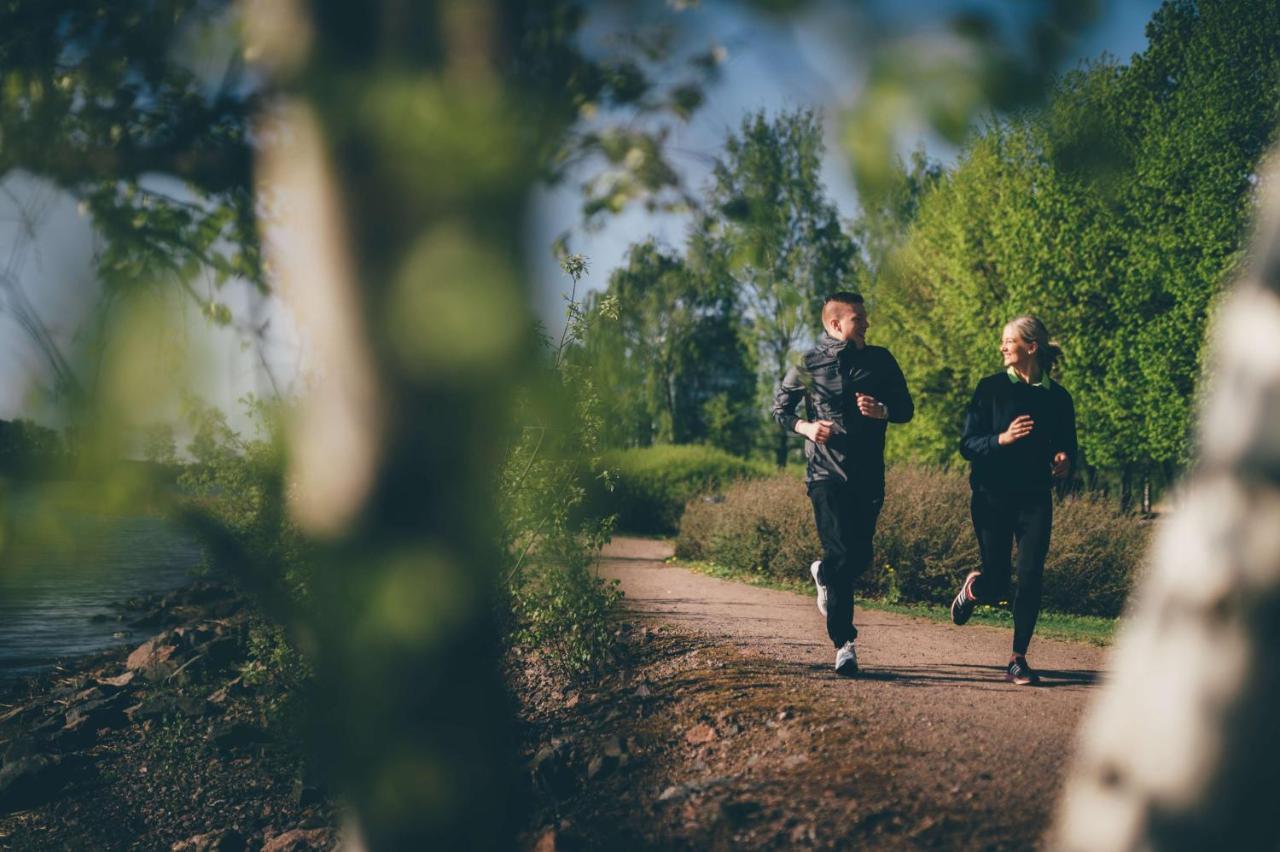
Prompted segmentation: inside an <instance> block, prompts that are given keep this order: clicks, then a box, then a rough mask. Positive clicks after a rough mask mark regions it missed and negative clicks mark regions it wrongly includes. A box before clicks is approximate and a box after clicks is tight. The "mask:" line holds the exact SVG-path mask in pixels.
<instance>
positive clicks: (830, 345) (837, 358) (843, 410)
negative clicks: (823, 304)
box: [773, 332, 915, 494]
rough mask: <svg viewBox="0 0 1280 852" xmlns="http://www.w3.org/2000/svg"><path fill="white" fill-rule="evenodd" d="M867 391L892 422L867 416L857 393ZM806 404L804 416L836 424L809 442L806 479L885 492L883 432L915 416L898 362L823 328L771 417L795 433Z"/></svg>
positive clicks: (782, 386) (780, 392)
mask: <svg viewBox="0 0 1280 852" xmlns="http://www.w3.org/2000/svg"><path fill="white" fill-rule="evenodd" d="M859 393H865V394H869V395H871V396H873V397H875V398H876V399H878V400H879V401H880V402H882V403H884V404H885V406H886V407H887V408H888V410H889V419H888V421H885V420H880V419H877V418H873V417H864V416H863V415H862V413H861V412H860V411H858V402H857V396H856V394H859ZM802 400H803V401H804V403H805V417H804V419H806V420H830V421H832V422H833V423H834V424H835V425H834V426H833V427H832V429H831V437H829V438H828V439H827V442H826V443H825V444H815V443H814V442H813V441H809V440H806V441H805V443H804V454H805V458H806V459H807V460H808V465H807V469H806V471H805V482H817V481H819V480H826V479H839V480H844V481H846V482H849V483H850V484H852V485H854V486H857V487H858V489H859V490H860V491H863V492H864V493H868V494H875V493H878V494H883V493H884V434H885V430H886V428H887V426H888V423H890V422H892V423H906V422H907V421H909V420H910V419H911V416H912V415H913V414H915V404H914V403H913V402H912V401H911V394H910V393H909V392H908V391H907V381H906V379H905V378H903V376H902V369H901V368H900V367H899V366H898V362H897V361H895V360H894V358H893V356H892V355H890V354H889V350H888V349H885V348H883V347H880V346H864V347H863V348H862V349H858V348H857V346H855V345H854V344H852V343H845V342H844V341H842V340H837V339H835V338H834V337H832V336H831V335H829V334H827V333H826V332H823V334H822V337H820V338H819V339H818V344H817V345H816V346H815V347H814V348H812V349H810V350H809V351H808V352H806V353H804V355H803V356H801V359H800V363H799V364H797V365H795V366H793V367H791V368H790V369H789V370H787V374H786V376H784V377H783V379H782V381H781V382H780V383H779V384H778V388H777V391H776V392H775V393H774V395H773V419H774V420H776V421H777V422H778V425H780V426H782V428H784V429H786V430H787V431H788V432H794V431H795V427H796V422H797V421H798V420H800V417H799V416H797V414H796V406H797V405H798V404H799V403H800V402H801V401H802Z"/></svg>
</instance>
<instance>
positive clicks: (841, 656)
mask: <svg viewBox="0 0 1280 852" xmlns="http://www.w3.org/2000/svg"><path fill="white" fill-rule="evenodd" d="M857 673H858V652H857V651H855V650H854V649H853V640H852V639H850V640H849V641H848V642H845V643H844V644H843V645H841V646H840V650H839V651H836V674H838V675H844V676H845V677H853V676H854V675H856V674H857Z"/></svg>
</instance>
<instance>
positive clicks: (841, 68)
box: [526, 0, 1160, 329]
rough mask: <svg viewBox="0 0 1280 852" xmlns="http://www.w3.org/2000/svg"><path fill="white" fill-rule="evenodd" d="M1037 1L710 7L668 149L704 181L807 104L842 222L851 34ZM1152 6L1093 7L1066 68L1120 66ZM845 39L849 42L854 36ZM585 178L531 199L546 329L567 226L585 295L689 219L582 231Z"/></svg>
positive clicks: (1143, 2)
mask: <svg viewBox="0 0 1280 852" xmlns="http://www.w3.org/2000/svg"><path fill="white" fill-rule="evenodd" d="M1033 5H1035V4H1033V3H1031V2H1028V0H1009V1H1007V2H995V0H991V1H990V2H954V0H911V2H909V3H904V2H897V3H892V2H871V3H866V4H862V5H861V6H860V7H859V11H858V12H852V11H849V10H850V9H851V8H852V6H853V4H841V3H835V2H827V3H817V4H815V5H814V7H813V8H811V10H810V11H809V12H808V13H806V14H805V15H802V16H799V17H797V18H796V19H794V20H789V21H785V22H779V21H778V20H776V19H774V18H769V17H766V16H761V15H759V14H756V13H753V12H750V11H747V10H744V9H743V8H742V4H739V3H733V2H727V0H706V2H703V3H701V4H699V5H698V6H697V7H695V8H693V9H690V10H688V11H685V12H683V13H682V22H683V23H684V24H685V25H686V26H687V27H688V29H689V35H688V40H689V41H690V42H692V43H693V44H694V46H695V47H699V46H703V45H705V44H706V43H708V42H712V41H714V42H717V43H719V44H721V45H723V46H724V47H725V48H726V49H727V53H728V59H727V61H726V62H725V65H724V67H723V75H722V78H721V81H720V82H719V83H717V84H715V85H713V86H712V87H711V88H710V89H709V90H708V92H707V95H708V97H707V103H706V104H705V106H703V107H702V109H701V110H700V111H698V112H697V113H696V114H695V115H694V117H693V119H692V120H691V121H690V122H688V123H687V124H684V125H681V126H679V127H678V128H677V130H676V133H675V134H674V136H673V137H672V142H671V144H672V147H673V148H675V149H677V150H678V151H681V152H686V153H678V154H677V155H676V156H674V157H673V160H674V162H675V164H676V165H677V166H678V167H679V168H680V169H681V170H682V172H683V173H684V174H685V176H686V180H687V181H688V183H689V185H690V186H692V187H695V188H697V187H699V186H700V185H701V184H702V183H703V182H704V181H705V179H706V177H707V174H708V167H707V165H706V162H705V158H706V156H707V155H714V154H715V153H716V152H717V150H718V149H719V147H720V145H721V144H722V143H723V140H724V138H725V136H726V135H727V134H728V132H729V131H731V130H733V129H736V127H737V125H738V123H739V122H740V121H741V118H742V116H743V115H744V114H746V113H748V112H753V111H756V110H760V109H763V110H766V111H768V112H770V113H774V112H778V111H781V110H784V109H795V108H798V107H806V106H813V107H819V108H821V109H822V110H823V112H824V115H825V117H826V125H827V132H826V141H827V156H826V160H825V162H824V165H823V178H824V180H825V182H826V185H827V189H828V192H829V195H830V197H831V199H832V200H833V201H834V202H835V204H836V206H837V207H838V208H839V210H840V212H841V215H843V216H845V217H853V216H854V215H855V214H856V213H857V210H858V197H857V192H856V191H855V190H854V187H853V182H852V180H851V178H850V171H849V161H848V159H847V157H846V155H845V152H844V151H843V150H841V148H840V145H839V138H838V132H839V131H838V126H839V120H840V116H841V113H842V111H844V110H846V109H848V108H849V107H850V106H851V105H852V104H853V103H854V101H855V99H856V98H857V96H858V94H859V92H860V90H861V87H862V79H863V74H864V69H863V67H862V65H861V63H860V61H859V60H860V57H861V56H865V55H866V50H865V49H863V48H865V45H863V46H860V45H858V44H857V42H856V37H857V35H856V34H857V32H858V31H860V30H866V29H867V27H866V26H865V24H866V23H867V20H866V19H867V17H868V16H872V17H874V18H875V23H876V25H877V26H876V31H877V32H879V33H882V34H883V33H884V31H885V29H886V28H887V29H888V31H889V32H894V31H907V30H910V31H920V30H926V31H927V30H929V29H932V28H936V27H939V26H941V25H942V22H944V21H945V20H946V19H947V18H948V16H949V15H951V14H954V13H955V12H956V11H959V10H963V9H970V8H980V9H983V10H986V11H988V12H991V13H993V16H994V17H995V18H996V19H997V20H999V21H1001V22H1003V23H1004V24H1005V25H1007V26H1014V25H1016V23H1017V21H1018V20H1019V16H1020V15H1021V14H1022V13H1024V12H1025V10H1026V9H1027V8H1029V7H1031V6H1033ZM1159 6H1160V3H1159V2H1155V0H1112V2H1103V3H1101V4H1100V6H1099V14H1098V17H1097V19H1096V23H1095V25H1094V26H1093V27H1092V28H1091V29H1090V30H1089V31H1088V32H1087V33H1085V34H1084V35H1083V36H1082V38H1081V39H1080V41H1079V42H1078V43H1077V44H1076V46H1075V47H1076V49H1075V50H1074V51H1073V54H1072V57H1071V58H1070V59H1069V60H1068V61H1067V62H1066V63H1065V66H1064V67H1065V68H1071V67H1074V66H1076V65H1077V64H1079V63H1080V62H1081V61H1085V60H1090V59H1096V58H1098V57H1099V56H1101V55H1102V54H1103V53H1108V54H1110V55H1112V56H1113V57H1115V58H1117V59H1119V60H1121V61H1122V62H1127V61H1128V59H1129V57H1130V56H1131V55H1132V54H1134V53H1137V52H1140V51H1142V50H1143V49H1144V48H1145V47H1146V36H1145V29H1146V23H1147V21H1148V20H1149V19H1150V17H1151V15H1152V13H1153V12H1154V11H1155V10H1156V9H1157V8H1159ZM597 27H598V29H596V30H594V31H593V29H590V28H589V29H588V31H587V34H586V38H587V47H588V48H590V47H591V46H592V39H593V38H597V39H598V38H601V37H603V35H604V33H606V32H608V30H609V28H608V26H607V25H606V24H598V25H597ZM851 33H852V36H851V35H850V34H851ZM902 142H903V144H902V147H903V150H904V153H905V152H906V151H910V150H911V149H913V148H915V147H917V146H918V145H920V144H923V145H924V146H925V148H926V150H927V152H928V154H929V155H930V156H931V157H932V158H934V159H937V160H941V161H942V162H944V163H950V162H951V161H953V160H954V157H955V154H956V152H955V150H954V149H953V148H951V147H950V146H948V145H947V144H946V143H944V142H942V141H941V140H939V139H937V138H935V137H932V136H929V135H926V134H922V133H920V132H916V133H912V132H910V131H909V130H908V131H907V132H906V133H905V134H904V136H903V140H902ZM584 175H585V172H583V173H582V174H580V175H578V176H575V177H571V178H570V179H568V180H566V181H565V182H564V183H563V184H561V185H559V186H556V187H552V188H546V189H543V190H541V191H539V192H538V193H537V194H536V196H535V198H534V202H533V204H534V215H533V216H532V217H531V219H532V223H533V224H532V225H531V227H530V231H529V240H528V243H527V246H526V248H527V250H528V256H529V258H530V262H531V263H532V264H533V280H534V286H535V292H536V304H537V307H538V311H539V315H540V316H541V318H542V320H543V322H544V323H545V324H546V325H547V326H548V327H550V328H553V329H554V328H558V327H559V326H560V325H561V324H562V323H563V318H564V299H563V295H562V294H563V293H565V292H567V290H566V286H565V285H566V283H567V281H566V279H565V277H564V275H563V273H562V272H561V271H560V269H559V267H558V265H557V264H556V262H555V260H554V258H553V257H552V256H551V252H550V246H551V243H552V241H553V240H554V239H555V238H556V236H558V235H559V234H560V233H561V232H563V231H565V230H571V231H572V239H571V247H572V249H573V250H574V251H576V252H580V253H582V254H584V255H586V256H587V257H588V258H589V259H590V262H591V274H590V276H589V277H588V278H587V279H586V284H587V285H588V287H589V288H593V289H594V288H602V287H604V286H605V284H606V283H607V280H608V275H609V271H610V270H612V269H614V268H615V267H617V266H619V265H621V264H622V263H623V261H624V257H625V253H626V250H627V248H628V247H629V246H630V245H632V244H633V243H636V242H641V241H643V240H645V239H647V238H649V237H650V236H653V237H656V238H657V239H659V240H660V241H663V242H665V243H667V244H669V245H671V246H672V247H676V248H679V247H680V246H681V245H682V243H683V234H684V229H685V221H684V220H683V219H682V218H680V217H678V216H672V215H666V216H663V215H650V214H646V213H645V212H644V211H643V210H642V209H639V208H638V207H636V208H635V209H629V210H628V211H626V212H625V213H624V214H622V215H619V216H617V217H615V218H613V219H612V220H610V221H609V222H608V224H607V226H606V227H604V228H603V229H602V230H600V231H598V232H595V233H588V232H586V231H585V230H584V229H583V228H582V227H581V226H580V215H579V210H580V207H581V195H580V193H579V190H578V186H579V184H581V182H582V180H583V176H584Z"/></svg>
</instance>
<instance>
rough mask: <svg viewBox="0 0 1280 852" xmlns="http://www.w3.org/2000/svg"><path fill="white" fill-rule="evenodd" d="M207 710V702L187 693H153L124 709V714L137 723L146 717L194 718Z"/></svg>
mask: <svg viewBox="0 0 1280 852" xmlns="http://www.w3.org/2000/svg"><path fill="white" fill-rule="evenodd" d="M209 712H210V707H209V703H208V702H207V701H206V700H205V699H203V698H195V697H192V696H189V695H155V696H151V697H150V698H147V699H145V700H143V701H141V702H140V703H138V704H135V705H134V706H132V707H130V708H128V709H126V710H125V711H124V714H125V716H127V717H128V719H129V721H130V722H133V723H134V724H138V723H139V722H145V721H147V720H148V719H163V718H178V717H182V718H186V719H195V718H198V717H200V716H206V715H208V714H209Z"/></svg>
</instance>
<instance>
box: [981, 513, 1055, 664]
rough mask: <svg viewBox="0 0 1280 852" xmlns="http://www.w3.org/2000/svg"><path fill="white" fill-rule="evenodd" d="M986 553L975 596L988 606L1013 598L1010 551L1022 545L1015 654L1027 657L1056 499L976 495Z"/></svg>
mask: <svg viewBox="0 0 1280 852" xmlns="http://www.w3.org/2000/svg"><path fill="white" fill-rule="evenodd" d="M969 508H970V510H971V512H972V514H973V529H974V532H976V533H977V534H978V551H979V552H980V553H981V554H982V576H981V577H979V578H977V579H976V580H974V582H973V593H974V595H975V596H976V597H977V598H978V600H979V601H981V602H982V603H988V604H993V603H999V602H1000V601H1002V600H1008V598H1009V579H1010V573H1011V571H1012V565H1011V562H1010V552H1011V550H1012V547H1013V543H1014V542H1015V541H1016V542H1017V544H1018V594H1017V597H1015V598H1014V601H1013V652H1014V653H1015V654H1025V653H1026V652H1027V646H1028V645H1030V644H1031V634H1032V633H1033V632H1035V629H1036V619H1037V618H1038V617H1039V615H1040V587H1041V584H1042V581H1043V579H1044V558H1045V556H1046V555H1047V554H1048V553H1049V532H1050V530H1051V529H1052V528H1053V495H1052V494H1051V493H1050V492H1048V491H1046V492H1045V493H1044V494H992V493H990V492H987V491H974V492H973V500H972V501H971V502H970V504H969Z"/></svg>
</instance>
